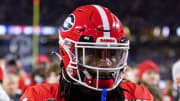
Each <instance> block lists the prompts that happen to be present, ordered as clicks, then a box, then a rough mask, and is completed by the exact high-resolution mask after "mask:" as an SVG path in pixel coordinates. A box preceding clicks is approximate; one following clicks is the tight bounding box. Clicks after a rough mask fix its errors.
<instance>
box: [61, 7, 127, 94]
mask: <svg viewBox="0 0 180 101" xmlns="http://www.w3.org/2000/svg"><path fill="white" fill-rule="evenodd" d="M59 49H60V56H61V59H62V61H63V64H64V68H65V72H64V73H67V75H68V76H69V77H70V78H71V79H72V80H73V81H75V82H76V83H79V84H81V85H83V86H85V87H88V88H90V89H94V90H98V91H101V90H102V89H103V88H105V89H107V90H112V89H114V88H116V87H117V86H118V85H119V83H120V81H121V80H122V74H123V71H124V68H125V66H126V63H127V57H128V49H129V41H128V40H127V39H126V38H125V34H124V31H123V26H122V24H121V22H120V21H119V20H118V18H117V17H116V16H115V15H114V14H113V13H111V12H110V11H109V10H108V9H107V8H104V7H102V6H99V5H86V6H82V7H79V8H77V9H76V10H75V11H74V12H73V13H71V14H70V15H69V16H68V17H67V18H66V20H65V21H64V24H63V25H62V26H61V28H60V33H59ZM63 77H64V76H63Z"/></svg>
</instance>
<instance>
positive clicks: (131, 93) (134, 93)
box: [121, 82, 154, 101]
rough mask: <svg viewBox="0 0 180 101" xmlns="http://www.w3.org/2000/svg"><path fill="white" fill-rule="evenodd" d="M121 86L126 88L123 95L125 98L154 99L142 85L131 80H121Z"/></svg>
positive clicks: (149, 100) (147, 100) (151, 100)
mask: <svg viewBox="0 0 180 101" xmlns="http://www.w3.org/2000/svg"><path fill="white" fill-rule="evenodd" d="M121 87H122V88H124V89H126V90H128V91H124V96H125V98H126V99H127V100H137V99H141V100H142V101H144V100H145V101H154V100H153V96H152V95H151V93H150V92H149V90H148V89H147V88H145V87H144V86H141V85H138V84H135V83H132V82H122V83H121Z"/></svg>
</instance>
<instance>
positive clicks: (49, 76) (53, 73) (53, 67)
mask: <svg viewBox="0 0 180 101" xmlns="http://www.w3.org/2000/svg"><path fill="white" fill-rule="evenodd" d="M59 66H60V65H59V63H58V62H53V63H51V64H50V65H49V67H48V68H47V69H46V82H47V83H58V82H59V78H60V75H59V73H60V72H61V68H60V67H59Z"/></svg>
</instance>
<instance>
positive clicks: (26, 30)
mask: <svg viewBox="0 0 180 101" xmlns="http://www.w3.org/2000/svg"><path fill="white" fill-rule="evenodd" d="M32 33H33V31H32V26H25V27H24V35H31V34H32Z"/></svg>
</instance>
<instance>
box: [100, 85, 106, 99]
mask: <svg viewBox="0 0 180 101" xmlns="http://www.w3.org/2000/svg"><path fill="white" fill-rule="evenodd" d="M106 96H107V90H106V89H105V88H103V89H102V92H101V101H106Z"/></svg>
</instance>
